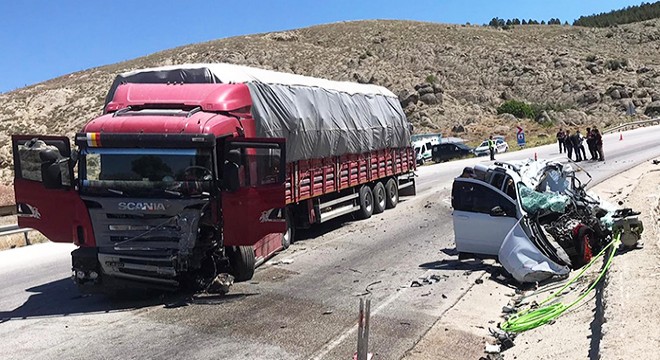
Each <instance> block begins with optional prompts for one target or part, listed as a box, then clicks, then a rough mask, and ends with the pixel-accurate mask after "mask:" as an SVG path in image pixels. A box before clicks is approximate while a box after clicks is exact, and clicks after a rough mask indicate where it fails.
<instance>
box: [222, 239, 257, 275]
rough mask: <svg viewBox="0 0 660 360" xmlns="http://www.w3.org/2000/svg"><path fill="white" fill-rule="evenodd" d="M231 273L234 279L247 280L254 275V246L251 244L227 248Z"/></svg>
mask: <svg viewBox="0 0 660 360" xmlns="http://www.w3.org/2000/svg"><path fill="white" fill-rule="evenodd" d="M227 256H228V257H229V264H230V265H231V274H232V275H234V281H236V282H240V281H247V280H250V279H252V276H254V265H255V262H256V261H255V258H254V248H253V247H252V246H234V247H231V248H228V249H227Z"/></svg>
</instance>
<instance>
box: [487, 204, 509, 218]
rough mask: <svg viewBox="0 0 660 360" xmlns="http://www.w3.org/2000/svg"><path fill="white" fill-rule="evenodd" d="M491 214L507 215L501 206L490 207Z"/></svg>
mask: <svg viewBox="0 0 660 360" xmlns="http://www.w3.org/2000/svg"><path fill="white" fill-rule="evenodd" d="M490 216H506V212H504V210H502V208H501V207H500V206H495V207H494V208H492V209H490Z"/></svg>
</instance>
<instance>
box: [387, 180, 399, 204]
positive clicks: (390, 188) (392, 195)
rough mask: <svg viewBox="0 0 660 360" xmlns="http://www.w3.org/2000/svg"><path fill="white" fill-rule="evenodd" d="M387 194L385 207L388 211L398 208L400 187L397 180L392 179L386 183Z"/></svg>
mask: <svg viewBox="0 0 660 360" xmlns="http://www.w3.org/2000/svg"><path fill="white" fill-rule="evenodd" d="M385 192H386V194H387V198H386V199H385V200H386V201H385V207H386V208H387V209H393V208H395V207H396V204H398V203H399V185H397V183H396V180H394V179H393V178H390V179H389V180H387V183H385Z"/></svg>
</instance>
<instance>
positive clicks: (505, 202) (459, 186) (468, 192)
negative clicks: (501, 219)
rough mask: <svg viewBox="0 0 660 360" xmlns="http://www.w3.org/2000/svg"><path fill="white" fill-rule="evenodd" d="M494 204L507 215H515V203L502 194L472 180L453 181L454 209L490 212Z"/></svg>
mask: <svg viewBox="0 0 660 360" xmlns="http://www.w3.org/2000/svg"><path fill="white" fill-rule="evenodd" d="M496 206H499V207H501V208H502V210H504V212H505V213H506V214H507V216H511V217H515V216H516V205H515V203H514V202H513V201H511V199H508V198H507V197H505V196H504V195H503V194H500V193H498V192H497V191H495V190H493V189H491V188H488V187H486V186H485V185H481V184H477V183H473V182H467V181H466V182H462V181H455V182H454V188H453V190H452V207H453V208H454V209H455V210H458V211H468V212H478V213H482V214H490V211H491V210H492V209H493V208H494V207H496Z"/></svg>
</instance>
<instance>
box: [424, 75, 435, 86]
mask: <svg viewBox="0 0 660 360" xmlns="http://www.w3.org/2000/svg"><path fill="white" fill-rule="evenodd" d="M437 81H438V78H437V77H436V76H435V75H433V74H431V75H429V76H427V77H426V82H427V83H429V84H435V83H436V82H437Z"/></svg>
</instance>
